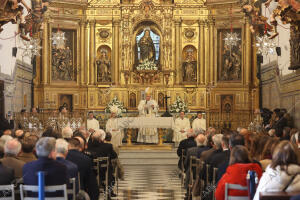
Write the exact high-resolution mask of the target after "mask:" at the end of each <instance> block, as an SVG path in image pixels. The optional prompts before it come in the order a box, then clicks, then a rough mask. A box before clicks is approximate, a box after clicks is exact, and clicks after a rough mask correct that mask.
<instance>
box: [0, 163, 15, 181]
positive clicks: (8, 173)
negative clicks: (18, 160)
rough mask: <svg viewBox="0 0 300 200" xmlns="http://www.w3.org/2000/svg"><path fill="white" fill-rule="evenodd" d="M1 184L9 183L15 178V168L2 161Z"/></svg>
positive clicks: (0, 170) (0, 168) (0, 164)
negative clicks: (5, 164)
mask: <svg viewBox="0 0 300 200" xmlns="http://www.w3.org/2000/svg"><path fill="white" fill-rule="evenodd" d="M0 177H1V178H0V185H9V184H11V183H12V182H13V180H14V177H15V176H14V170H13V169H12V168H8V167H5V166H3V165H2V163H1V162H0Z"/></svg>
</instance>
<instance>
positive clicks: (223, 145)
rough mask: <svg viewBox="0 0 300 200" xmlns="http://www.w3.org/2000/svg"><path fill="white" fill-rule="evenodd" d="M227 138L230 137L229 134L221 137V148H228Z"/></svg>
mask: <svg viewBox="0 0 300 200" xmlns="http://www.w3.org/2000/svg"><path fill="white" fill-rule="evenodd" d="M229 138H230V135H229V134H225V135H223V137H222V149H223V150H225V149H226V150H227V149H229Z"/></svg>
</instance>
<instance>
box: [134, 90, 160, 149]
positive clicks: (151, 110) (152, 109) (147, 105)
mask: <svg viewBox="0 0 300 200" xmlns="http://www.w3.org/2000/svg"><path fill="white" fill-rule="evenodd" d="M145 95H146V99H145V100H141V101H140V103H139V105H138V110H139V116H140V117H149V118H150V117H156V115H157V112H158V104H157V102H156V101H155V100H154V99H152V98H151V89H150V88H146V90H145ZM137 141H138V142H142V143H155V144H157V143H158V133H157V129H156V128H141V129H139V133H138V138H137Z"/></svg>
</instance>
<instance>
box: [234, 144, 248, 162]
mask: <svg viewBox="0 0 300 200" xmlns="http://www.w3.org/2000/svg"><path fill="white" fill-rule="evenodd" d="M236 163H251V159H250V157H249V152H248V150H247V148H246V147H245V146H242V145H236V146H235V147H233V148H232V150H231V153H230V159H229V165H233V164H236Z"/></svg>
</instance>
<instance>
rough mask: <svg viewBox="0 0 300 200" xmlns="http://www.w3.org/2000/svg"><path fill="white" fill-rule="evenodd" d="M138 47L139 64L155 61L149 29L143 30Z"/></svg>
mask: <svg viewBox="0 0 300 200" xmlns="http://www.w3.org/2000/svg"><path fill="white" fill-rule="evenodd" d="M138 45H139V47H140V56H141V57H140V60H139V61H140V63H144V62H147V61H154V60H155V47H154V43H153V40H152V38H151V37H150V30H149V29H146V30H145V33H144V36H143V37H142V38H141V39H140V41H139V44H138Z"/></svg>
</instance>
